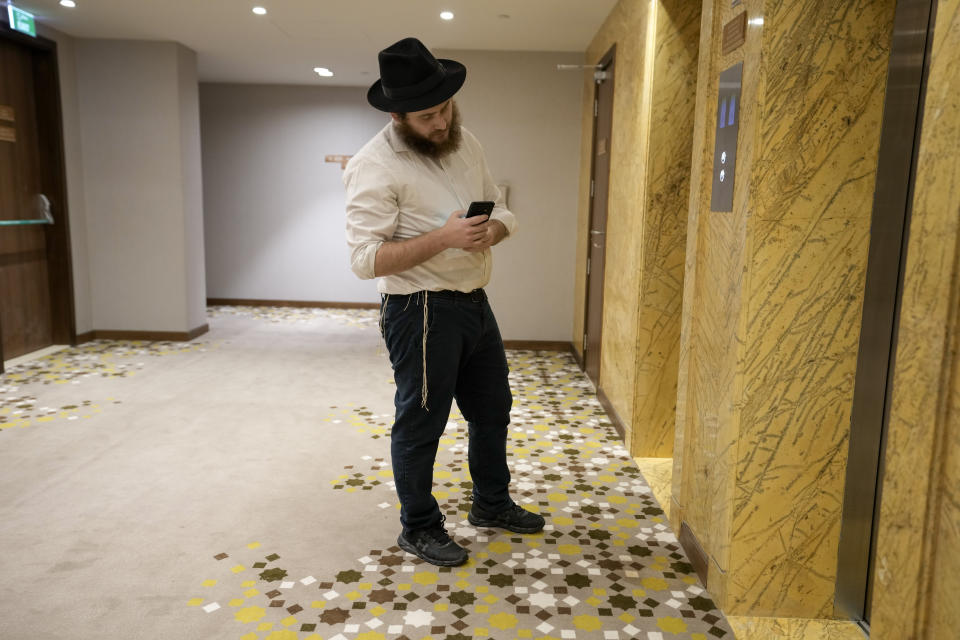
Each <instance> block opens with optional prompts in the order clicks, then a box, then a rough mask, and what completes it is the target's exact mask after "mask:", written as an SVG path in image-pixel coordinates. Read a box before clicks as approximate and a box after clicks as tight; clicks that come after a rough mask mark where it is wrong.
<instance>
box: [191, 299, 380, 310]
mask: <svg viewBox="0 0 960 640" xmlns="http://www.w3.org/2000/svg"><path fill="white" fill-rule="evenodd" d="M207 305H208V306H227V307H301V308H308V309H379V308H380V303H379V302H324V301H312V300H249V299H246V298H207Z"/></svg>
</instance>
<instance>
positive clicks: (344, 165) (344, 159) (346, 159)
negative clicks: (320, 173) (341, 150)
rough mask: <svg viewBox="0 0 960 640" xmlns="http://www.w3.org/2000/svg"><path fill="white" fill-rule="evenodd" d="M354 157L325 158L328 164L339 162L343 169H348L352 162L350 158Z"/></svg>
mask: <svg viewBox="0 0 960 640" xmlns="http://www.w3.org/2000/svg"><path fill="white" fill-rule="evenodd" d="M352 157H353V156H327V157H326V158H324V160H326V161H327V162H339V163H340V168H341V169H346V168H347V163H348V162H350V158H352Z"/></svg>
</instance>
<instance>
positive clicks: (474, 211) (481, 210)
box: [463, 200, 494, 218]
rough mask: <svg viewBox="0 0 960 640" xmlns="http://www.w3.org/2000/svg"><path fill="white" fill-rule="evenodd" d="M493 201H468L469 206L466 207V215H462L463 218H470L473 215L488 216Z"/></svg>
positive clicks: (491, 210)
mask: <svg viewBox="0 0 960 640" xmlns="http://www.w3.org/2000/svg"><path fill="white" fill-rule="evenodd" d="M493 206H494V203H493V202H492V201H490V200H480V201H475V202H471V203H470V208H469V209H467V215H465V216H463V217H464V218H472V217H473V216H489V215H490V214H491V213H493Z"/></svg>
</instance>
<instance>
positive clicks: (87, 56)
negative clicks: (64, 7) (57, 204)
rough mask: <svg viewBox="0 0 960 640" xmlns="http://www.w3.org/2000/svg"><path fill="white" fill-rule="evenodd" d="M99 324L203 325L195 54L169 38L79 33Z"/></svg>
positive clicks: (143, 327)
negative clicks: (105, 37)
mask: <svg viewBox="0 0 960 640" xmlns="http://www.w3.org/2000/svg"><path fill="white" fill-rule="evenodd" d="M74 49H75V62H76V78H77V95H78V112H79V123H80V134H81V135H80V145H81V160H82V167H83V182H84V185H83V186H84V210H85V213H86V223H87V225H86V232H87V245H88V246H87V248H88V257H89V273H90V292H91V295H90V300H91V309H92V312H91V313H92V325H93V328H94V329H98V330H127V331H176V332H183V331H190V330H192V329H195V328H197V327H198V326H199V325H201V324H202V323H203V320H202V318H201V317H200V314H199V311H200V310H202V309H203V308H204V305H205V292H204V291H203V288H204V284H203V283H204V282H205V279H204V277H203V273H202V270H203V260H202V258H201V257H200V255H198V252H199V251H201V250H202V249H199V247H200V245H198V244H197V242H198V240H197V239H198V237H199V234H200V225H201V223H200V218H201V216H202V204H201V201H200V197H201V190H202V189H201V187H200V184H199V181H200V174H199V161H198V160H197V159H196V157H197V156H198V154H199V145H198V143H197V138H198V134H197V133H196V129H197V119H198V117H197V116H196V115H191V112H193V113H195V112H196V111H197V110H198V105H197V99H196V89H191V85H192V86H194V87H195V86H196V57H195V54H193V52H190V51H188V50H187V49H185V48H184V47H183V46H181V45H179V44H176V43H169V42H143V41H118V40H83V39H78V40H75V43H74Z"/></svg>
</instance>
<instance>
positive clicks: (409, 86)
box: [367, 38, 467, 113]
mask: <svg viewBox="0 0 960 640" xmlns="http://www.w3.org/2000/svg"><path fill="white" fill-rule="evenodd" d="M379 59H380V79H379V80H377V81H376V82H374V83H373V86H372V87H370V90H369V91H367V102H369V103H370V104H371V105H373V106H374V107H376V108H377V109H379V110H380V111H389V112H392V113H406V112H408V111H423V110H424V109H429V108H430V107H433V106H436V105H438V104H440V103H441V102H444V101H445V100H449V99H450V98H452V97H453V94H455V93H456V92H457V91H459V90H460V87H462V86H463V81H464V80H466V78H467V69H466V67H464V66H463V65H462V64H460V63H459V62H457V61H456V60H444V59H440V60H437V59H436V58H434V57H433V54H431V53H430V51H428V50H427V48H426V47H425V46H423V43H422V42H420V41H419V40H417V39H416V38H404V39H403V40H401V41H399V42H397V43H395V44H392V45H390V46H389V47H387V48H386V49H384V50H383V51H381V52H380V56H379Z"/></svg>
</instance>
